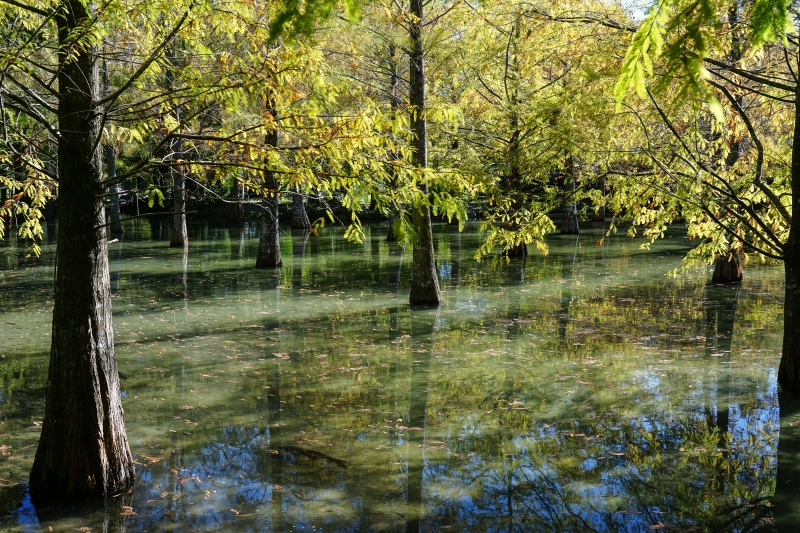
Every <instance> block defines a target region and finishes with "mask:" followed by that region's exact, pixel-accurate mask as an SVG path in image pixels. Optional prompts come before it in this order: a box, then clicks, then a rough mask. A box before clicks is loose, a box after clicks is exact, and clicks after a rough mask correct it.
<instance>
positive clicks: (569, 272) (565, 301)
mask: <svg viewBox="0 0 800 533" xmlns="http://www.w3.org/2000/svg"><path fill="white" fill-rule="evenodd" d="M578 242H579V240H578V239H575V248H574V249H573V250H572V251H571V252H567V253H565V254H564V255H563V256H562V258H561V309H560V311H559V315H558V337H559V338H560V339H561V340H562V342H566V341H567V326H568V325H569V317H570V306H571V305H572V300H573V295H572V283H573V275H574V269H575V256H577V255H578Z"/></svg>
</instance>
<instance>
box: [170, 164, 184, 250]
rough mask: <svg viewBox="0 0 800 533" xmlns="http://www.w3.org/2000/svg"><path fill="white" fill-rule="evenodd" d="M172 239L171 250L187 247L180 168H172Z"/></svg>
mask: <svg viewBox="0 0 800 533" xmlns="http://www.w3.org/2000/svg"><path fill="white" fill-rule="evenodd" d="M171 173H172V207H173V209H172V210H173V212H174V213H175V214H174V215H172V238H171V239H170V241H169V245H170V247H171V248H186V247H187V246H189V235H188V233H187V231H186V176H184V174H183V169H182V168H181V167H173V168H172V171H171Z"/></svg>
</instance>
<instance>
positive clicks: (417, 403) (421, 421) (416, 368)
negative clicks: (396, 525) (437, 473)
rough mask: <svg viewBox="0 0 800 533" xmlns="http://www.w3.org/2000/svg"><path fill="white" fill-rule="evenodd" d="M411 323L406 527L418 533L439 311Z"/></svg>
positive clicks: (421, 510) (412, 532)
mask: <svg viewBox="0 0 800 533" xmlns="http://www.w3.org/2000/svg"><path fill="white" fill-rule="evenodd" d="M420 315H421V316H419V317H418V318H414V319H413V322H412V324H411V337H412V339H413V346H414V351H413V353H414V362H413V363H412V365H411V367H412V369H411V383H410V387H411V401H410V402H409V410H408V427H409V428H419V429H418V430H415V429H409V430H408V432H407V436H408V443H409V444H410V445H411V446H410V447H409V453H408V494H407V499H406V502H407V506H408V511H407V512H406V517H407V522H406V531H407V532H408V533H417V532H418V531H419V530H420V521H421V519H422V515H423V504H422V501H423V500H422V496H423V485H422V477H423V471H424V467H425V452H424V450H425V421H426V415H427V412H428V387H429V386H430V368H431V353H432V352H433V331H434V326H435V325H436V319H437V317H438V313H422V312H420Z"/></svg>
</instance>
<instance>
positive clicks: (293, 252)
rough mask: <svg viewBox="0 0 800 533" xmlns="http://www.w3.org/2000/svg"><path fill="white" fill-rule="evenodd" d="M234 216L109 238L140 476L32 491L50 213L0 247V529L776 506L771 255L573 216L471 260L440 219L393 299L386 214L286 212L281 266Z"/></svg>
mask: <svg viewBox="0 0 800 533" xmlns="http://www.w3.org/2000/svg"><path fill="white" fill-rule="evenodd" d="M255 231H256V228H255V227H246V228H244V229H236V228H228V227H226V226H224V225H214V224H194V225H192V226H191V227H190V239H191V244H190V248H189V251H188V254H184V253H183V252H182V251H176V250H170V249H169V248H168V247H167V242H168V237H169V227H168V224H167V222H166V221H165V222H160V221H150V222H148V221H140V222H138V223H137V224H136V225H134V224H131V225H129V226H127V227H126V234H125V236H124V238H123V239H122V241H121V242H119V243H114V244H110V245H109V262H110V268H111V287H112V293H113V295H112V298H113V304H114V327H115V340H116V349H117V358H118V360H119V368H120V373H121V384H122V390H123V395H124V398H123V406H124V409H125V422H126V426H127V431H128V438H129V440H130V444H131V451H132V453H133V455H134V457H135V459H136V461H137V481H136V485H135V487H134V489H133V491H132V492H131V493H129V494H125V495H122V496H120V497H117V498H113V499H109V500H108V501H106V502H94V503H92V504H90V505H85V506H77V507H70V508H65V509H56V510H48V511H40V512H38V513H37V511H36V510H35V509H34V508H33V507H32V506H31V504H30V502H29V500H28V498H27V495H26V488H25V483H26V481H27V472H28V471H29V469H30V467H31V463H32V461H33V457H34V454H35V450H36V442H37V438H38V433H39V429H38V426H39V425H40V424H41V418H42V412H43V408H44V387H45V381H46V372H47V358H48V350H49V332H50V326H49V324H50V320H51V316H50V314H51V309H52V278H53V269H52V264H53V260H54V252H55V251H54V246H53V244H52V243H53V239H54V232H55V229H54V228H53V227H52V226H51V227H49V228H48V232H47V236H46V239H45V242H46V244H45V246H44V247H43V248H44V252H43V255H42V258H41V259H38V260H36V259H25V258H24V247H23V248H20V246H18V245H17V243H16V242H15V241H14V240H13V239H11V240H9V241H6V242H4V243H2V244H0V357H2V358H0V378H1V379H2V381H0V387H1V388H0V517H2V516H4V518H0V530H10V531H51V530H52V531H68V530H69V531H71V530H80V531H94V532H99V531H132V532H139V531H150V532H153V531H181V532H183V531H207V530H216V531H297V530H303V531H314V530H316V531H506V532H510V531H599V532H614V531H650V530H653V529H656V530H659V529H663V530H665V531H751V530H755V529H757V528H759V527H771V526H772V523H773V522H777V523H778V525H780V524H781V523H782V521H787V520H789V519H790V518H791V517H792V516H794V514H795V513H796V512H797V509H796V508H795V507H797V506H796V505H791V504H788V503H785V502H787V501H791V500H792V497H793V494H794V493H793V492H792V491H796V490H797V489H796V488H794V485H800V476H798V477H796V478H792V477H791V476H792V475H793V473H794V470H793V468H794V464H795V463H797V464H800V461H794V458H795V457H800V446H798V445H797V444H796V443H795V441H794V440H793V435H794V434H793V433H792V429H793V428H794V426H795V425H800V419H799V418H800V408H799V409H797V414H796V415H793V416H792V413H789V410H790V408H789V407H786V406H787V405H789V404H788V403H786V402H784V404H783V406H784V416H783V417H782V418H781V416H780V410H779V401H778V400H779V393H778V390H777V387H776V385H775V381H776V379H775V375H776V368H777V365H778V360H779V355H780V346H781V336H782V333H781V332H782V327H783V325H782V293H783V275H782V269H781V267H780V265H760V264H753V263H751V264H749V265H747V267H746V270H745V282H744V283H743V284H742V285H741V286H738V287H735V288H730V287H728V288H725V287H713V286H711V287H709V286H706V282H707V279H708V278H709V277H710V274H709V272H708V271H707V270H706V269H696V270H693V271H691V272H688V273H686V274H682V275H680V276H679V277H677V278H674V279H669V278H667V277H665V273H666V272H668V271H669V270H671V269H673V268H675V267H676V266H678V265H679V263H680V259H681V257H682V255H683V254H685V253H686V251H687V250H688V249H689V247H690V246H691V243H688V242H686V241H684V240H683V239H682V238H681V237H680V229H679V228H676V229H675V230H674V231H673V232H672V233H671V234H672V235H673V236H672V237H670V238H668V239H665V240H663V241H661V242H659V243H657V244H656V245H654V246H653V247H652V249H651V250H650V251H642V250H639V249H638V246H639V244H641V241H635V240H631V239H628V238H627V237H624V236H621V235H620V236H612V237H609V238H606V239H605V241H604V244H603V246H597V244H598V243H597V241H598V240H599V239H600V238H601V237H602V235H603V228H602V227H600V226H596V227H588V225H587V227H586V228H584V229H583V233H582V234H581V236H580V238H576V237H567V236H559V235H554V236H552V237H550V238H548V245H549V246H550V254H549V255H547V256H543V255H541V254H539V253H537V252H534V253H533V255H532V256H531V257H529V258H527V260H524V261H521V260H514V261H511V262H510V263H506V262H503V261H501V260H500V259H499V258H489V259H485V260H484V261H483V262H481V263H478V262H475V261H474V260H473V258H472V256H473V253H474V251H475V249H476V248H477V246H478V244H479V241H480V235H479V234H478V232H477V228H475V227H472V228H468V230H467V231H465V232H464V233H461V234H459V233H457V232H456V231H455V229H454V228H451V227H447V226H436V227H435V231H434V240H435V246H436V253H437V261H438V265H439V273H440V277H441V281H442V285H443V289H444V294H445V299H446V302H445V305H444V306H442V307H441V308H440V309H438V310H437V309H433V310H431V309H427V310H426V309H410V308H409V306H408V304H407V301H408V285H409V275H410V263H409V262H410V255H411V254H410V250H405V251H404V250H403V249H401V248H399V247H397V246H393V245H389V244H387V243H386V242H385V241H384V239H383V236H384V233H385V227H383V228H381V227H373V228H370V231H369V232H368V234H367V235H368V237H369V238H368V240H367V242H366V243H364V244H363V245H357V244H350V243H347V242H345V241H344V240H343V239H342V232H341V231H338V230H337V229H335V228H334V229H326V230H325V231H324V232H323V234H321V235H320V236H303V235H301V234H296V233H295V234H289V233H287V234H285V235H284V236H283V238H282V239H283V240H282V244H281V246H282V253H283V258H284V266H283V267H282V268H281V269H277V270H255V269H254V268H252V266H253V264H254V263H255V253H256V249H257V245H258V241H257V234H256V233H255ZM787 413H788V414H787ZM782 424H783V427H784V430H783V431H781V425H782ZM779 435H780V437H781V446H780V449H779V446H778V441H779ZM798 440H800V439H798ZM326 458H331V459H335V460H336V461H329V460H326ZM787 476H788V477H787ZM779 479H795V482H794V485H793V484H792V482H791V481H789V482H784V483H777V482H776V481H777V480H779ZM776 487H777V493H776ZM787 491H788V492H787ZM776 502H777V503H776ZM780 502H784V503H780ZM787 523H788V522H787ZM50 528H52V529H50ZM81 528H85V529H81Z"/></svg>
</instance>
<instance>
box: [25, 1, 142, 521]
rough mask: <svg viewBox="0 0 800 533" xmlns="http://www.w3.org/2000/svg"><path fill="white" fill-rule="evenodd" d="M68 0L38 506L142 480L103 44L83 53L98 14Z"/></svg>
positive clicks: (63, 19)
mask: <svg viewBox="0 0 800 533" xmlns="http://www.w3.org/2000/svg"><path fill="white" fill-rule="evenodd" d="M61 5H62V6H63V7H62V8H61V9H62V10H61V11H60V13H59V14H58V15H57V16H56V17H55V18H56V21H57V24H58V35H59V44H60V48H59V50H60V52H59V54H60V55H61V57H60V58H59V59H60V62H61V64H62V65H63V66H62V69H61V71H60V72H59V75H58V85H59V92H60V94H59V108H58V128H59V131H60V132H61V138H60V139H59V144H58V171H59V172H58V174H59V195H58V224H59V228H58V247H57V257H56V275H55V296H54V299H55V302H54V307H53V326H52V339H51V347H50V368H49V370H48V378H47V393H46V403H45V412H44V419H43V423H42V433H41V437H40V439H39V447H38V448H37V450H36V458H35V459H34V462H33V469H32V470H31V475H30V492H31V500H32V501H33V502H34V504H35V505H37V506H47V505H50V504H58V503H66V502H71V501H76V500H81V499H85V498H89V497H92V496H96V495H102V494H109V493H112V492H116V491H119V490H123V489H126V488H127V487H129V486H131V484H132V483H133V479H134V467H133V458H132V457H131V453H130V449H129V448H128V439H127V436H126V434H125V425H124V423H123V412H122V403H121V396H120V390H119V374H118V372H117V362H116V359H115V357H114V332H113V328H112V324H111V298H110V292H109V274H108V245H107V243H106V231H105V223H106V221H105V209H104V203H105V201H104V199H103V193H104V189H103V186H102V184H101V182H102V177H103V167H102V156H101V149H100V144H99V143H98V142H97V141H98V140H99V138H100V135H101V131H100V117H101V113H100V112H99V110H98V109H97V107H96V104H95V102H97V101H98V99H99V93H100V90H99V89H100V83H99V81H100V80H99V75H98V74H99V73H98V65H97V53H96V50H95V49H94V48H89V49H88V50H87V49H84V50H82V51H81V53H76V47H77V48H80V47H81V45H80V44H76V43H75V42H73V41H72V39H74V38H75V31H76V29H77V28H80V27H83V26H84V25H85V24H86V23H87V21H88V20H89V17H90V16H91V13H90V12H89V9H88V8H87V7H86V6H87V5H88V4H85V3H82V2H80V1H78V0H67V1H65V2H64V3H63V4H61ZM78 34H80V32H78ZM67 51H69V52H68V53H69V54H70V56H71V57H72V59H70V60H67V57H66V56H65V54H66V53H67Z"/></svg>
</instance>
